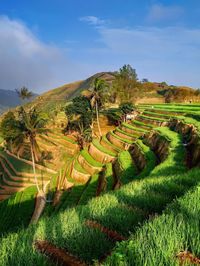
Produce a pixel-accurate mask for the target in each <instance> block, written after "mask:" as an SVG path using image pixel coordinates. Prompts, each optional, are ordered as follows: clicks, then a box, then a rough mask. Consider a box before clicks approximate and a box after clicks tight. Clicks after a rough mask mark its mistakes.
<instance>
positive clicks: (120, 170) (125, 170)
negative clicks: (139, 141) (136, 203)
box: [114, 151, 137, 184]
mask: <svg viewBox="0 0 200 266" xmlns="http://www.w3.org/2000/svg"><path fill="white" fill-rule="evenodd" d="M114 169H115V174H116V175H117V178H118V179H119V180H120V181H121V182H122V184H127V183H128V182H130V181H132V180H134V178H135V177H136V175H137V168H136V166H135V164H134V162H133V160H132V158H131V155H130V153H129V152H128V151H122V152H120V153H119V154H118V156H117V160H116V162H115V164H114Z"/></svg>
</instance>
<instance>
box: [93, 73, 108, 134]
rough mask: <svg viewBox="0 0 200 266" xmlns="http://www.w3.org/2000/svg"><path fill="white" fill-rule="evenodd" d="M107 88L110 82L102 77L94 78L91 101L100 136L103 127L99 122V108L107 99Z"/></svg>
mask: <svg viewBox="0 0 200 266" xmlns="http://www.w3.org/2000/svg"><path fill="white" fill-rule="evenodd" d="M107 88H108V84H107V83H106V82H105V80H103V79H100V78H96V79H95V80H94V84H93V88H92V95H91V100H90V103H91V106H92V108H94V107H95V112H96V119H97V126H98V131H99V135H100V137H101V136H102V133H101V127H100V123H99V108H100V107H101V106H102V104H103V101H104V99H105V90H106V89H107Z"/></svg>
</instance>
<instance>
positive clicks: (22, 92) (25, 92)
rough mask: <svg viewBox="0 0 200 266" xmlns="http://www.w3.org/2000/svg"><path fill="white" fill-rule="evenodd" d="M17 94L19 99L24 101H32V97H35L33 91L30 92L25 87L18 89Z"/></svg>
mask: <svg viewBox="0 0 200 266" xmlns="http://www.w3.org/2000/svg"><path fill="white" fill-rule="evenodd" d="M16 92H17V94H18V97H19V98H20V99H21V100H22V101H24V100H25V99H30V98H31V97H33V93H32V92H31V91H29V89H28V88H26V87H25V86H23V87H22V88H21V89H16Z"/></svg>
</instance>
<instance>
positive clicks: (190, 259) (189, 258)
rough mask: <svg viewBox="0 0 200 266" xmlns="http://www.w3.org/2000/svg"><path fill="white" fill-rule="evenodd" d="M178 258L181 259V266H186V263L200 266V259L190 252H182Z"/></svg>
mask: <svg viewBox="0 0 200 266" xmlns="http://www.w3.org/2000/svg"><path fill="white" fill-rule="evenodd" d="M176 257H177V258H178V259H179V262H180V266H182V265H184V264H185V263H187V264H188V263H191V264H196V265H200V259H199V258H197V257H195V256H194V255H193V254H192V253H190V252H189V251H181V252H179V253H178V254H177V255H176Z"/></svg>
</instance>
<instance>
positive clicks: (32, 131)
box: [16, 107, 47, 192]
mask: <svg viewBox="0 0 200 266" xmlns="http://www.w3.org/2000/svg"><path fill="white" fill-rule="evenodd" d="M45 123H46V118H45V117H42V116H41V114H39V113H38V112H37V111H36V109H35V108H32V109H30V110H29V112H26V111H25V110H24V108H23V107H21V108H20V110H19V124H20V133H19V135H18V137H17V138H16V142H18V145H19V146H20V145H22V144H23V143H24V141H25V140H28V141H29V144H30V150H31V159H32V167H33V174H34V179H35V185H36V187H37V190H38V192H40V188H39V184H38V180H37V176H36V169H35V162H36V161H38V152H39V146H38V144H37V141H36V136H37V135H38V134H44V133H47V129H45V128H44V124H45ZM19 142H20V143H19Z"/></svg>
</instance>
